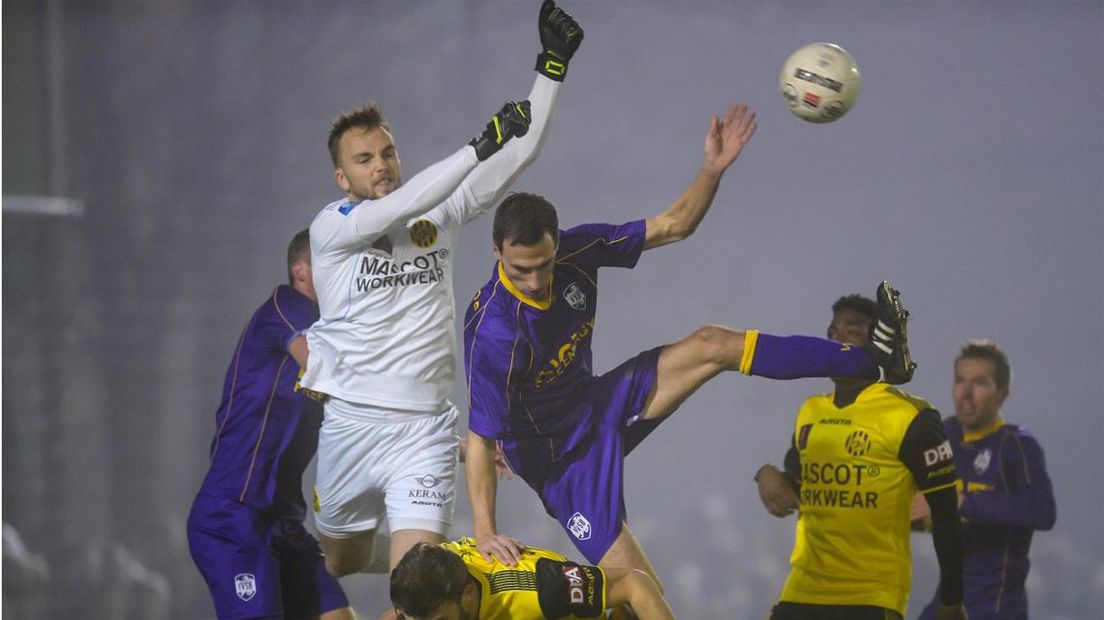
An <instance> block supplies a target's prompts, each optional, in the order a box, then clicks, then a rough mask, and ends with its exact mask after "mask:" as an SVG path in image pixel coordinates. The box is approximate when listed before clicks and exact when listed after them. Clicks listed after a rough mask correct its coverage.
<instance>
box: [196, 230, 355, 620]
mask: <svg viewBox="0 0 1104 620" xmlns="http://www.w3.org/2000/svg"><path fill="white" fill-rule="evenodd" d="M288 281H289V284H284V285H280V286H278V287H276V289H275V290H274V291H273V292H272V295H271V296H270V297H269V298H268V299H267V300H266V301H265V302H264V303H263V304H262V305H261V307H260V308H258V309H257V311H256V312H255V313H253V317H252V318H251V319H250V320H249V323H248V324H247V325H246V327H245V331H243V332H242V335H241V338H240V340H239V341H238V346H237V348H236V349H235V351H234V357H233V359H232V360H231V361H230V367H229V369H227V371H226V383H225V384H224V385H223V389H222V404H221V405H220V406H219V409H218V412H217V413H216V414H215V422H216V424H217V430H216V432H215V438H214V440H213V441H212V443H211V465H210V469H209V470H208V471H207V477H206V478H205V479H204V480H203V485H202V486H201V487H200V489H199V494H198V495H197V496H196V499H195V503H194V504H193V505H192V511H191V514H190V515H189V516H188V546H189V547H190V548H191V552H192V558H193V559H194V560H195V563H196V566H198V567H199V570H200V572H201V573H203V577H204V579H206V581H207V586H208V587H209V588H210V590H211V596H212V597H213V598H214V602H215V610H216V612H217V613H218V617H219V618H285V617H286V618H316V617H321V618H322V619H323V620H352V618H353V617H354V615H353V612H352V609H350V608H349V603H348V601H347V600H346V598H345V593H344V592H342V590H341V586H340V585H339V584H338V582H337V579H336V578H334V577H332V576H330V574H329V573H327V572H326V567H325V562H324V559H323V556H322V550H321V548H320V547H319V546H318V541H317V540H315V539H314V538H313V537H312V536H311V535H310V534H309V533H308V532H307V531H306V530H305V529H304V528H303V519H304V517H305V516H306V504H305V503H304V501H303V492H302V483H303V480H302V479H303V471H304V470H305V469H306V468H307V465H308V464H309V463H310V460H311V458H313V457H314V451H315V448H316V446H317V444H318V428H319V426H320V425H321V423H322V408H321V406H320V405H319V404H318V403H316V402H314V401H312V400H309V399H308V398H306V397H305V396H303V395H302V394H299V393H297V392H296V380H297V377H298V374H299V369H300V368H302V367H304V366H305V365H306V358H307V345H306V339H305V338H304V336H303V335H302V332H303V330H305V329H307V328H308V327H310V326H311V325H312V324H313V323H314V322H315V321H316V320H318V306H317V305H316V304H315V293H314V285H313V283H312V279H311V263H310V237H309V234H308V232H307V231H306V230H304V231H302V232H300V233H299V234H297V235H295V237H294V238H293V239H292V241H291V244H290V245H289V246H288Z"/></svg>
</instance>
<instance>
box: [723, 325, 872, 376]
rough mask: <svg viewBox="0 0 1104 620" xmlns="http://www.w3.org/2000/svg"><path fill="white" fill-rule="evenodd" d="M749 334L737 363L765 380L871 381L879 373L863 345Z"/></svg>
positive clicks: (747, 371) (750, 332)
mask: <svg viewBox="0 0 1104 620" xmlns="http://www.w3.org/2000/svg"><path fill="white" fill-rule="evenodd" d="M748 334H749V337H748V339H747V341H746V342H745V345H744V347H745V351H744V362H743V363H741V364H740V372H742V373H744V374H748V375H755V376H758V377H767V378H768V379H799V378H802V377H853V378H856V379H870V380H872V381H876V380H877V379H878V378H879V376H880V372H879V370H878V366H877V364H875V363H874V361H873V360H872V359H871V358H870V355H869V354H868V353H867V352H866V351H864V350H863V349H862V347H857V346H853V345H849V344H843V343H840V342H836V341H834V340H828V339H826V338H814V337H812V336H773V335H771V334H762V333H758V332H754V331H749V332H748ZM753 334H754V335H753Z"/></svg>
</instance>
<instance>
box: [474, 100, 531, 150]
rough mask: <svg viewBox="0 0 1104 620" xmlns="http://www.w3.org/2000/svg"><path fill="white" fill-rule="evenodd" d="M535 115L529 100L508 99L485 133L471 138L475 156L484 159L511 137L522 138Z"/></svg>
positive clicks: (492, 118)
mask: <svg viewBox="0 0 1104 620" xmlns="http://www.w3.org/2000/svg"><path fill="white" fill-rule="evenodd" d="M532 119H533V116H532V115H531V114H530V112H529V102H528V101H522V102H521V103H517V102H515V101H507V102H506V105H504V106H502V109H501V110H500V111H499V112H498V114H495V115H494V116H492V117H491V121H490V122H489V123H487V128H486V129H484V130H483V133H481V134H479V135H478V136H476V137H474V138H472V139H471V142H469V143H468V144H470V145H471V146H472V148H474V149H475V156H476V157H477V158H478V159H479V161H484V160H486V159H487V158H488V157H490V156H491V155H494V154H495V153H497V152H498V150H499V149H501V148H502V145H503V144H506V141H507V140H509V139H510V138H515V137H516V138H520V137H522V136H524V135H525V134H527V133H529V122H530V121H531V120H532Z"/></svg>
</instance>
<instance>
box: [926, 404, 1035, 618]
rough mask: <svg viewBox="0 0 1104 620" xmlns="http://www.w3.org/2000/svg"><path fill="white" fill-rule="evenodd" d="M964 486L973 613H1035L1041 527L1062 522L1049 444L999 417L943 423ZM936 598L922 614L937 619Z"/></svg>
mask: <svg viewBox="0 0 1104 620" xmlns="http://www.w3.org/2000/svg"><path fill="white" fill-rule="evenodd" d="M943 425H944V427H945V428H946V429H947V437H948V438H949V439H950V441H951V448H952V449H953V450H954V453H955V465H956V467H957V469H958V477H959V480H960V481H961V482H960V484H961V485H962V486H961V490H962V491H963V494H964V495H963V500H962V505H961V506H959V509H958V512H959V514H960V515H961V516H962V522H963V523H962V544H963V547H964V551H965V558H964V561H963V576H962V580H963V586H964V588H965V592H964V595H965V596H964V601H965V603H966V610H967V612H969V614H970V617H971V618H981V619H982V620H987V619H1002V620H1003V619H1006V618H1007V619H1012V618H1026V617H1027V592H1026V590H1025V588H1024V584H1025V582H1026V581H1027V573H1028V569H1029V568H1030V562H1029V561H1028V557H1027V554H1028V550H1029V549H1030V547H1031V538H1032V535H1033V533H1034V531H1035V530H1049V529H1050V528H1052V527H1054V520H1055V504H1054V491H1053V488H1052V487H1051V483H1050V477H1049V476H1048V475H1047V471H1046V460H1045V458H1044V456H1043V449H1042V447H1041V446H1040V445H1039V442H1038V441H1036V439H1035V437H1034V436H1032V435H1031V433H1029V432H1028V431H1027V430H1026V429H1024V428H1023V427H1020V426H1017V425H1015V424H1005V423H1004V421H1003V420H1001V419H1000V418H997V420H996V421H995V422H994V423H993V424H992V425H991V426H989V427H988V428H986V429H982V430H981V431H979V432H976V433H964V432H963V428H962V425H961V424H959V422H958V420H957V419H955V418H953V417H952V418H947V419H946V420H944V421H943ZM934 603H935V601H933V602H932V604H931V605H929V609H926V610H925V613H924V615H923V616H921V617H922V618H934V617H935V616H934V611H935V609H934V608H935V604H934Z"/></svg>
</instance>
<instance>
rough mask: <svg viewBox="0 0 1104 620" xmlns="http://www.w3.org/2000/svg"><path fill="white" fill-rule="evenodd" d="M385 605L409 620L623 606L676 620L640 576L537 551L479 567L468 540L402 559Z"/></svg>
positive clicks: (514, 619) (425, 547) (584, 613)
mask: <svg viewBox="0 0 1104 620" xmlns="http://www.w3.org/2000/svg"><path fill="white" fill-rule="evenodd" d="M391 604H392V605H394V606H395V610H396V611H398V612H399V614H400V617H401V618H405V619H407V620H500V619H501V620H537V619H540V618H604V617H605V610H606V609H614V608H617V607H619V606H621V605H629V606H631V607H632V609H633V611H634V612H636V615H637V616H638V617H639V618H640V619H641V620H653V619H657V620H665V619H668V618H671V619H673V618H674V617H675V616H674V614H673V613H672V612H671V608H670V607H669V606H668V605H667V601H665V600H664V599H663V595H662V594H660V591H659V584H657V583H656V582H655V580H653V579H652V578H651V577H649V576H648V575H647V574H646V573H644V572H643V571H641V570H636V569H628V568H616V569H604V570H603V569H601V568H598V567H597V566H585V565H581V564H576V563H574V562H571V561H569V560H568V559H567V558H565V557H564V556H562V555H560V554H558V553H556V552H554V551H548V550H545V549H538V548H536V547H526V548H524V549H523V550H522V551H521V555H520V558H519V559H518V562H517V565H516V566H506V565H505V564H502V563H500V562H498V561H497V560H491V561H488V560H485V559H483V555H482V554H480V553H479V550H478V549H476V547H475V541H474V540H472V539H470V538H461V539H460V540H458V541H455V542H446V543H442V544H440V545H431V544H428V543H420V544H418V545H416V546H415V547H414V548H412V549H411V550H410V551H408V552H407V553H406V555H404V556H403V558H402V560H400V561H399V563H398V565H397V566H395V570H394V571H392V572H391Z"/></svg>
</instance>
